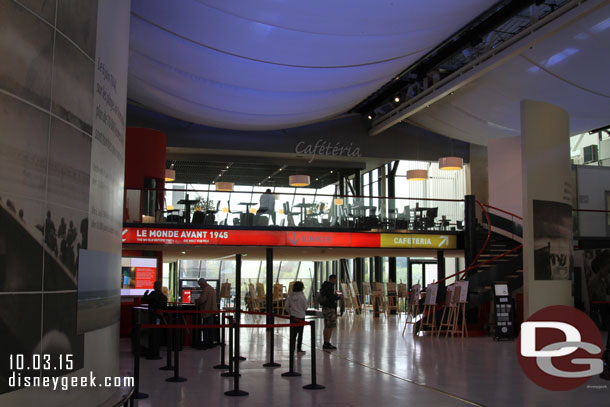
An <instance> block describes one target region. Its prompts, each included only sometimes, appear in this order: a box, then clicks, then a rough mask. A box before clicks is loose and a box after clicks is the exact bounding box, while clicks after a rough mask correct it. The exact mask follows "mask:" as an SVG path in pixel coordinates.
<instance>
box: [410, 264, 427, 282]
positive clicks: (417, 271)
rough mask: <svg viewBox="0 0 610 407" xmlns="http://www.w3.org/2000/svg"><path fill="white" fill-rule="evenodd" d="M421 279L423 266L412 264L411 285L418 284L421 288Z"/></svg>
mask: <svg viewBox="0 0 610 407" xmlns="http://www.w3.org/2000/svg"><path fill="white" fill-rule="evenodd" d="M423 277H424V265H423V264H422V263H414V264H413V276H412V281H413V285H415V284H420V285H422V286H423V282H424V281H423Z"/></svg>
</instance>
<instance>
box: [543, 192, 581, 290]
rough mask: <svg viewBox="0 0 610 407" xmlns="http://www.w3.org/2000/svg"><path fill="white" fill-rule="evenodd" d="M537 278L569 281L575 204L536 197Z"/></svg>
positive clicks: (571, 267) (571, 263)
mask: <svg viewBox="0 0 610 407" xmlns="http://www.w3.org/2000/svg"><path fill="white" fill-rule="evenodd" d="M533 204H534V250H535V251H534V278H535V279H536V280H569V279H570V273H571V271H572V269H573V262H574V261H573V255H572V236H573V232H572V207H571V206H570V205H568V204H564V203H560V202H553V201H539V200H534V202H533Z"/></svg>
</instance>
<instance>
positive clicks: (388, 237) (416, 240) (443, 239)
mask: <svg viewBox="0 0 610 407" xmlns="http://www.w3.org/2000/svg"><path fill="white" fill-rule="evenodd" d="M381 247H397V248H403V249H455V248H457V237H456V236H455V235H415V234H407V235H405V234H400V235H399V234H394V233H384V234H382V235H381Z"/></svg>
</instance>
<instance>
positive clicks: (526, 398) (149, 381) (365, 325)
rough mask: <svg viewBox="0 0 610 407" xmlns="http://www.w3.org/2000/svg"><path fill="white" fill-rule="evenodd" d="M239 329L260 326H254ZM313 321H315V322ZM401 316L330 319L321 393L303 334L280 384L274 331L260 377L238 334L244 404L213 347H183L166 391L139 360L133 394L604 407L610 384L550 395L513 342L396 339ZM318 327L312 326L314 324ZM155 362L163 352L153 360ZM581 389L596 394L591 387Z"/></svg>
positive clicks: (255, 349)
mask: <svg viewBox="0 0 610 407" xmlns="http://www.w3.org/2000/svg"><path fill="white" fill-rule="evenodd" d="M245 321H248V322H251V321H257V323H263V321H262V320H260V319H257V317H252V316H247V317H246V318H245ZM319 321H320V322H322V321H321V320H319ZM403 323H404V317H403V318H402V319H398V318H397V317H396V316H392V317H390V319H386V318H383V317H382V318H373V317H372V316H371V315H370V314H369V315H365V316H352V315H348V314H346V315H345V316H343V317H341V318H339V321H338V324H339V326H338V327H337V330H336V332H335V333H334V336H333V340H332V342H333V343H334V344H336V345H337V346H338V347H339V349H338V350H336V351H332V352H325V351H322V350H321V330H320V329H317V331H318V332H317V334H318V338H319V339H318V341H317V342H318V343H317V344H316V345H317V350H316V356H317V366H318V368H317V370H318V383H320V384H323V385H324V386H326V389H325V390H316V391H311V390H304V389H303V388H302V386H303V385H305V384H309V383H310V382H311V376H310V374H311V370H310V351H311V348H310V340H309V338H310V334H309V328H305V335H304V337H305V340H304V345H303V348H304V349H305V350H306V351H307V354H305V355H304V356H298V357H297V360H296V362H295V366H296V370H297V371H299V372H301V373H302V376H301V377H294V378H288V377H282V376H281V373H283V372H286V371H287V370H288V355H289V353H288V328H277V329H276V330H275V344H276V346H275V353H274V355H275V360H276V362H279V363H281V364H282V366H281V367H279V368H264V367H262V364H263V363H264V362H266V361H267V359H268V356H267V351H266V350H265V344H266V340H267V339H266V338H267V334H266V332H265V330H263V329H245V328H243V329H242V334H241V337H242V340H241V354H242V355H244V356H246V357H247V358H248V360H246V361H244V362H242V363H241V364H240V369H241V373H242V377H241V380H240V388H241V389H242V390H245V391H248V392H249V395H248V396H247V397H236V398H235V397H227V396H225V395H224V392H225V391H227V390H230V389H232V386H233V379H232V378H225V377H221V376H220V373H221V371H219V370H216V369H213V368H212V366H213V365H216V364H217V363H218V362H219V352H220V349H219V347H216V348H214V349H210V350H206V351H198V350H193V349H191V348H189V347H187V348H185V350H184V351H183V352H181V354H180V375H181V376H183V377H186V378H188V381H186V382H183V383H168V382H166V381H165V379H166V378H168V377H170V376H172V372H167V371H161V370H159V367H160V366H163V365H164V364H165V362H164V361H163V360H160V361H150V360H145V359H142V364H141V385H140V390H141V391H142V392H145V393H148V394H149V395H150V397H149V398H148V399H144V400H140V401H138V403H137V405H138V406H139V407H148V406H185V407H186V406H208V405H211V406H311V407H342V406H375V405H379V406H381V405H383V406H393V405H394V406H399V405H407V404H408V405H413V406H423V405H429V406H464V405H466V406H467V405H474V406H479V405H484V406H553V407H558V406H603V405H606V406H607V405H610V390H609V387H610V382H606V381H603V380H601V379H599V378H598V377H594V378H592V379H591V380H590V381H589V382H588V383H587V384H585V385H583V386H581V387H579V388H578V389H576V390H572V391H566V392H551V391H547V390H545V389H542V388H540V387H538V386H537V385H535V384H534V383H532V382H530V381H529V379H528V378H527V377H526V376H525V375H524V374H523V373H522V372H521V369H520V367H519V363H518V362H517V356H516V342H494V341H493V340H492V339H491V338H489V337H477V338H465V339H461V338H442V337H441V338H436V337H414V336H413V335H412V334H410V332H409V331H408V330H407V333H405V335H404V336H402V335H401V332H402V326H403ZM317 325H318V326H319V325H320V324H317ZM121 352H122V353H121V365H122V368H123V369H124V370H125V371H130V370H131V369H132V368H131V364H132V359H131V354H130V352H129V341H128V340H123V341H122V343H121ZM162 353H163V352H162ZM587 386H596V387H598V386H601V387H602V388H593V387H587Z"/></svg>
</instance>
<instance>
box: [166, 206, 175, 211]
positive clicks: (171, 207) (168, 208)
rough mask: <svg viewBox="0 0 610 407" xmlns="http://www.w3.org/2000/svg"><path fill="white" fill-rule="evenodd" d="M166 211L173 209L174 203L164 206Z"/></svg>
mask: <svg viewBox="0 0 610 407" xmlns="http://www.w3.org/2000/svg"><path fill="white" fill-rule="evenodd" d="M166 209H167V210H168V211H173V210H174V205H167V208H166Z"/></svg>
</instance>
